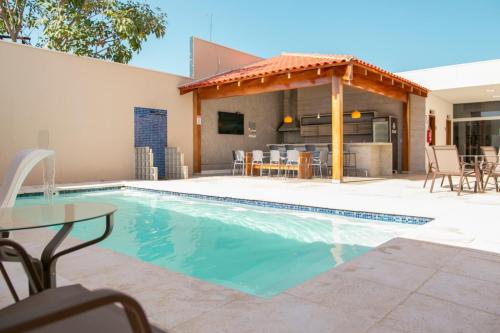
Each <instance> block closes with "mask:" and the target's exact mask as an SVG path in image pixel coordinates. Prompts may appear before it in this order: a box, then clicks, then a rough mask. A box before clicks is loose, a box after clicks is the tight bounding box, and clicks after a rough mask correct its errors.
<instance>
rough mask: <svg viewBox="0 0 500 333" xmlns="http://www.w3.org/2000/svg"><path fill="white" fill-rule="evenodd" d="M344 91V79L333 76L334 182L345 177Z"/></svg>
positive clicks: (338, 181)
mask: <svg viewBox="0 0 500 333" xmlns="http://www.w3.org/2000/svg"><path fill="white" fill-rule="evenodd" d="M343 96H344V89H343V85H342V79H341V78H340V77H338V76H335V75H333V76H332V181H333V182H334V183H340V182H341V181H342V177H343V175H344V130H343V127H344V97H343Z"/></svg>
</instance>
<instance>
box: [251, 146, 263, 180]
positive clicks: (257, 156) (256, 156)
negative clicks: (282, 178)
mask: <svg viewBox="0 0 500 333" xmlns="http://www.w3.org/2000/svg"><path fill="white" fill-rule="evenodd" d="M263 164H264V152H263V151H262V150H252V163H251V168H250V170H251V171H250V173H251V174H252V176H253V167H254V166H255V165H260V175H261V176H262V166H263Z"/></svg>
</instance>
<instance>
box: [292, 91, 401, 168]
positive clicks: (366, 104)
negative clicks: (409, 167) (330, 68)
mask: <svg viewBox="0 0 500 333" xmlns="http://www.w3.org/2000/svg"><path fill="white" fill-rule="evenodd" d="M330 87H331V86H330V85H322V86H316V87H311V88H303V89H298V103H297V104H298V107H297V109H298V112H297V113H298V116H299V118H300V117H301V116H303V115H314V114H317V113H322V114H323V113H326V114H328V113H330V112H331V90H330V89H331V88H330ZM354 110H360V111H369V110H370V111H371V110H374V111H377V116H378V117H386V116H392V117H395V118H396V119H397V120H398V128H399V129H400V133H401V134H400V136H399V141H400V142H399V145H398V156H400V161H399V162H400V165H399V167H400V168H401V156H402V139H403V137H402V129H403V103H402V102H399V101H396V100H393V99H390V98H387V97H384V96H381V95H377V94H373V93H370V92H366V91H362V90H359V89H356V88H352V87H349V86H347V85H345V86H344V112H345V113H350V112H351V111H354ZM296 135H297V136H299V137H297V138H295V139H296V140H300V141H301V142H319V143H324V142H331V140H332V137H331V136H321V137H300V134H299V133H297V134H296ZM288 137H290V136H289V135H288ZM372 139H373V138H372V136H345V137H344V142H346V143H347V142H371V140H372Z"/></svg>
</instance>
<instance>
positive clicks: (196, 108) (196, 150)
mask: <svg viewBox="0 0 500 333" xmlns="http://www.w3.org/2000/svg"><path fill="white" fill-rule="evenodd" d="M200 117H201V99H200V97H199V96H198V91H196V90H194V91H193V173H200V172H201V123H200V122H199V121H198V119H200V120H201V118H200Z"/></svg>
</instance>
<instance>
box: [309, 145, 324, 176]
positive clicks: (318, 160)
mask: <svg viewBox="0 0 500 333" xmlns="http://www.w3.org/2000/svg"><path fill="white" fill-rule="evenodd" d="M318 154H319V155H318V157H314V158H313V162H312V164H311V166H312V168H313V170H314V175H316V167H319V177H320V178H323V166H324V167H326V171H327V172H328V164H327V161H328V151H326V150H320V151H318Z"/></svg>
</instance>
